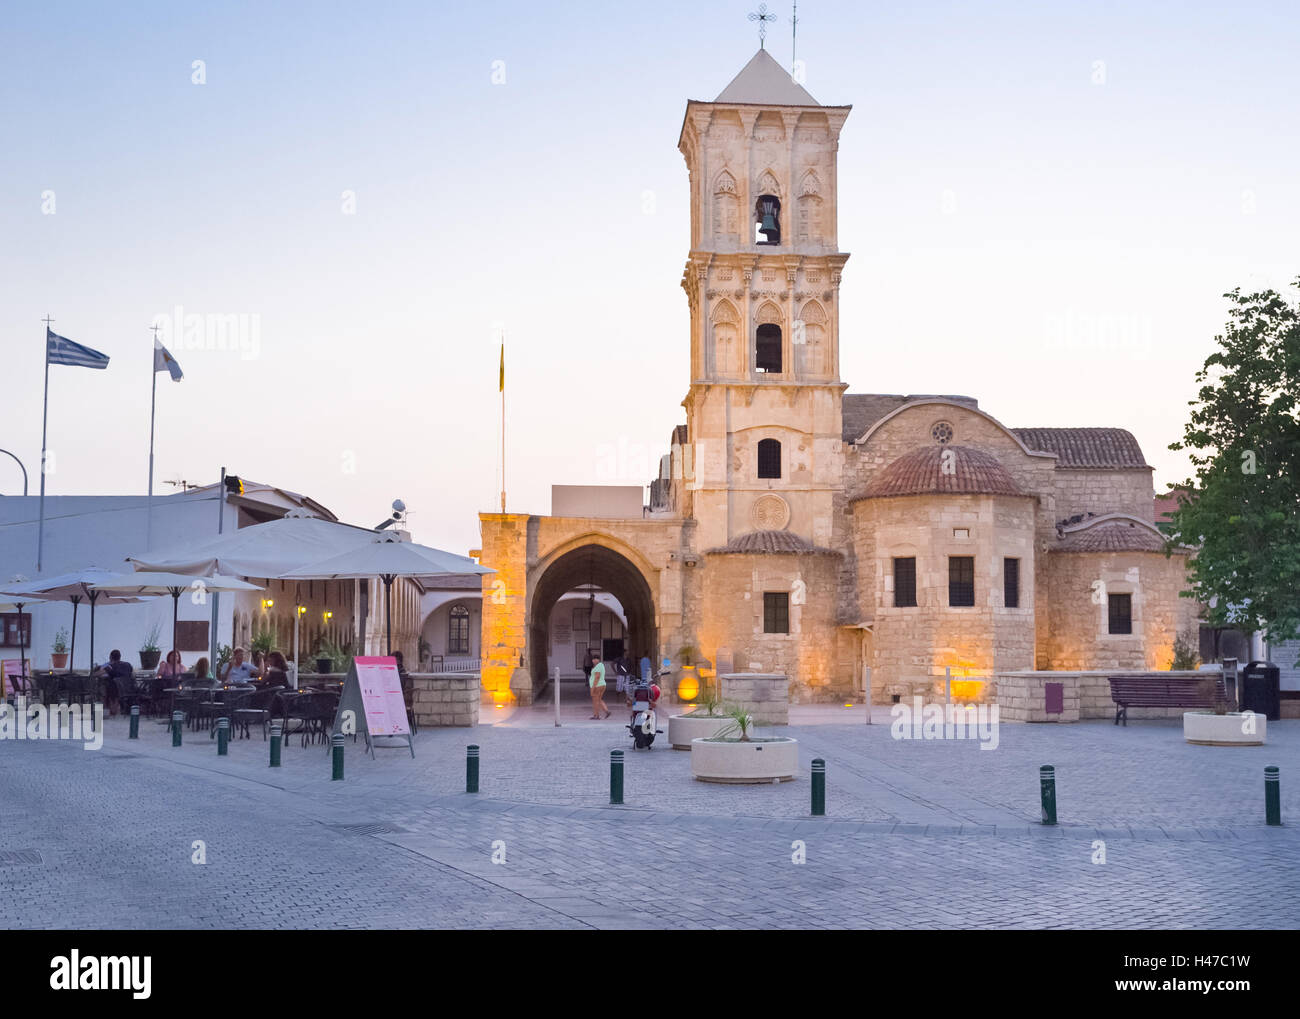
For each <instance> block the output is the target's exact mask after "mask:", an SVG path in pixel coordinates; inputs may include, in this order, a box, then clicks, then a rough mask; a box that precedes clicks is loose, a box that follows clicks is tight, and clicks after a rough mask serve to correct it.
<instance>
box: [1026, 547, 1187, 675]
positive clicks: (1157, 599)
mask: <svg viewBox="0 0 1300 1019" xmlns="http://www.w3.org/2000/svg"><path fill="white" fill-rule="evenodd" d="M1047 558H1048V559H1049V560H1050V561H1049V564H1048V570H1047V578H1048V598H1047V604H1046V616H1045V618H1043V619H1042V620H1040V624H1041V625H1040V627H1039V632H1040V634H1041V635H1042V636H1041V639H1040V641H1039V654H1038V662H1037V664H1038V667H1039V668H1040V669H1054V670H1055V669H1059V670H1066V671H1080V670H1101V669H1110V670H1113V671H1119V670H1122V671H1128V672H1140V671H1149V670H1157V671H1158V670H1162V669H1167V668H1169V666H1170V665H1171V664H1172V662H1173V655H1174V637H1175V636H1177V634H1178V632H1179V631H1180V630H1186V629H1191V630H1193V631H1195V629H1196V617H1197V606H1196V603H1195V602H1194V601H1192V600H1191V599H1190V598H1180V597H1179V596H1178V593H1179V591H1181V590H1182V589H1183V588H1184V586H1185V585H1186V582H1187V580H1186V561H1187V560H1186V556H1183V555H1174V556H1171V557H1169V558H1166V557H1165V555H1164V553H1162V552H1111V553H1105V552H1053V553H1052V554H1050V556H1048V557H1047ZM1111 593H1114V594H1130V595H1132V605H1133V632H1132V633H1131V634H1112V633H1109V632H1108V629H1109V623H1108V620H1109V617H1108V610H1107V595H1108V594H1111Z"/></svg>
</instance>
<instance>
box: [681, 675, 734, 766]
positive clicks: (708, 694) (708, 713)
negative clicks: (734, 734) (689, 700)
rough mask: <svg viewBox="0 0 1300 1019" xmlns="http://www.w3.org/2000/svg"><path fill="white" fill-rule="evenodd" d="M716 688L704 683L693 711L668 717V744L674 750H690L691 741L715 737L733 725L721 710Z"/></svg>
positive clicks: (731, 719)
mask: <svg viewBox="0 0 1300 1019" xmlns="http://www.w3.org/2000/svg"><path fill="white" fill-rule="evenodd" d="M721 707H722V702H721V701H720V700H719V699H718V688H717V687H716V686H715V685H713V684H711V683H706V684H705V685H704V687H703V690H702V692H701V693H700V696H699V698H698V699H697V700H696V701H695V704H694V706H693V709H692V710H690V711H687V712H686V713H685V714H681V715H669V716H668V742H669V744H670V745H671V746H672V748H673V749H674V750H690V749H691V740H694V739H701V738H704V737H708V736H716V735H718V733H720V732H722V730H723V729H726V728H728V727H730V726H731V725H733V723H734V719H733V718H732V717H731V716H730V715H728V714H725V713H724V712H723V711H722V710H721Z"/></svg>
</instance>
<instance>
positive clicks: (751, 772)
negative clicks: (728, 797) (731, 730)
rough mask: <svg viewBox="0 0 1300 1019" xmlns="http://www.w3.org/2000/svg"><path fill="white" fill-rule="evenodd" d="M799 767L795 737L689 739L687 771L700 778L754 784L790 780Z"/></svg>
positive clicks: (797, 745) (710, 780)
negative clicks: (689, 758)
mask: <svg viewBox="0 0 1300 1019" xmlns="http://www.w3.org/2000/svg"><path fill="white" fill-rule="evenodd" d="M798 770H799V741H798V740H795V739H790V738H789V737H786V736H780V737H778V738H776V739H761V740H760V739H754V740H750V741H749V742H748V743H742V742H740V741H739V740H735V741H733V740H716V739H693V740H691V774H692V775H693V776H694V777H695V778H697V779H699V780H700V781H701V782H724V783H729V784H732V785H755V784H760V783H765V782H790V781H792V780H793V779H794V776H795V772H796V771H798Z"/></svg>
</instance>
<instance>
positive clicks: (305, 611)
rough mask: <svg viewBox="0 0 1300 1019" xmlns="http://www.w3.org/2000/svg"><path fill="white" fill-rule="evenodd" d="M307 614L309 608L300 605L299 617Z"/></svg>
mask: <svg viewBox="0 0 1300 1019" xmlns="http://www.w3.org/2000/svg"><path fill="white" fill-rule="evenodd" d="M306 614H307V606H306V605H299V606H298V615H300V616H305V615H306Z"/></svg>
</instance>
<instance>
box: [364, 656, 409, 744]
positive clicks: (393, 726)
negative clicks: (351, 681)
mask: <svg viewBox="0 0 1300 1019" xmlns="http://www.w3.org/2000/svg"><path fill="white" fill-rule="evenodd" d="M354 661H355V662H356V667H357V681H358V682H359V684H360V686H361V704H362V707H363V708H364V710H365V713H366V729H367V731H368V732H369V733H370V734H371V735H372V736H406V735H408V734H409V733H410V731H411V730H410V729H409V728H408V726H407V724H406V699H405V698H404V697H403V696H402V680H401V677H400V676H399V675H398V673H397V659H395V658H356V659H354Z"/></svg>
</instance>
